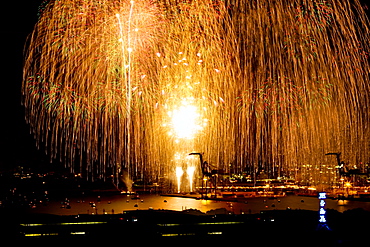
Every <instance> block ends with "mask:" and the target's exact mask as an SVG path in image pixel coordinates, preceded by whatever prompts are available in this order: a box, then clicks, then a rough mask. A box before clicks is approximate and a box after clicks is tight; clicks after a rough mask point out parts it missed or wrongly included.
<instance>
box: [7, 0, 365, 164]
mask: <svg viewBox="0 0 370 247" xmlns="http://www.w3.org/2000/svg"><path fill="white" fill-rule="evenodd" d="M42 2H43V0H16V1H6V2H4V3H3V4H2V11H3V14H2V15H1V23H2V27H1V31H2V32H1V48H2V59H1V60H2V66H1V72H2V73H1V74H2V79H1V84H2V87H1V92H2V97H1V106H2V107H1V111H2V114H1V125H0V126H1V137H0V171H4V170H8V169H10V168H13V167H16V166H23V167H47V168H48V167H50V164H49V158H48V156H47V155H46V154H45V152H44V151H43V149H42V148H41V150H38V149H37V148H36V141H35V140H34V138H33V136H32V135H31V134H30V129H29V126H28V125H27V124H26V121H25V118H24V107H23V106H22V105H21V98H22V95H21V85H22V64H23V48H24V44H25V41H26V38H27V36H28V35H29V34H30V33H31V32H32V29H33V26H34V25H35V23H36V22H37V18H38V17H37V13H38V6H40V4H41V3H42ZM362 2H365V1H362ZM367 12H368V13H369V9H368V8H367ZM4 54H5V56H4Z"/></svg>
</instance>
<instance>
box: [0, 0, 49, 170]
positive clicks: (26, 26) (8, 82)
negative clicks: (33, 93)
mask: <svg viewBox="0 0 370 247" xmlns="http://www.w3.org/2000/svg"><path fill="white" fill-rule="evenodd" d="M42 2H43V0H16V1H6V2H4V3H3V4H2V7H1V8H2V12H3V13H2V15H1V25H2V27H1V29H2V30H1V48H2V49H1V53H2V59H1V60H2V66H1V74H2V78H1V85H2V86H1V93H2V95H1V97H0V98H1V106H2V107H1V111H2V114H1V121H0V122H1V124H0V127H1V136H0V171H2V170H5V169H7V168H9V167H14V166H18V165H21V166H29V165H37V164H38V163H42V162H44V163H47V162H48V159H47V156H46V155H44V152H42V151H38V150H37V148H36V142H35V141H34V139H33V137H32V135H31V134H30V131H29V126H28V125H27V124H26V122H25V120H24V108H23V106H22V105H21V85H22V64H23V48H24V44H25V40H26V38H27V36H28V35H29V34H30V33H31V31H32V29H33V26H34V25H35V23H36V21H37V18H38V17H37V11H38V6H39V5H40V4H41V3H42Z"/></svg>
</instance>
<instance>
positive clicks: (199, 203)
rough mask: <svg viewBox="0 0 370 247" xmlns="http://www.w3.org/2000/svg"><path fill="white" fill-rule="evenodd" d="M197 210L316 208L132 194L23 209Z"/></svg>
mask: <svg viewBox="0 0 370 247" xmlns="http://www.w3.org/2000/svg"><path fill="white" fill-rule="evenodd" d="M326 208H327V209H333V210H336V211H338V212H341V213H342V212H344V211H346V210H350V209H356V208H362V209H364V210H366V211H370V202H362V201H349V200H331V199H328V200H327V205H326ZM147 209H154V210H160V209H164V210H175V211H183V210H190V209H192V210H194V211H195V210H198V211H200V212H202V213H207V212H209V211H213V210H217V212H218V213H233V214H250V213H252V214H255V213H260V212H261V211H264V210H285V209H291V210H299V209H301V210H313V211H317V210H318V209H319V200H318V199H317V198H316V197H306V196H294V195H292V196H285V197H281V198H274V199H269V198H261V197H259V198H248V199H245V200H243V201H239V202H235V201H218V200H203V199H193V198H184V197H176V196H161V195H151V194H143V195H140V197H138V198H137V197H134V196H133V195H124V194H122V195H104V194H102V195H94V196H85V197H82V196H81V197H70V198H65V199H63V200H55V199H54V200H50V201H48V202H42V203H38V204H35V205H34V206H33V207H31V208H29V209H27V211H28V212H29V213H44V214H56V215H77V214H112V213H115V214H117V213H122V212H123V211H128V210H147Z"/></svg>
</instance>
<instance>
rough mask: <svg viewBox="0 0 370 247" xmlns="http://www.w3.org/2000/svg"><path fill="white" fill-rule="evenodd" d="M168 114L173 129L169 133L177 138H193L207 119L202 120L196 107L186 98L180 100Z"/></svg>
mask: <svg viewBox="0 0 370 247" xmlns="http://www.w3.org/2000/svg"><path fill="white" fill-rule="evenodd" d="M168 116H169V117H170V118H171V124H170V125H171V127H172V129H173V131H170V132H169V134H170V135H173V136H175V137H176V138H179V139H193V138H194V135H195V134H197V133H199V132H200V131H201V130H202V129H203V127H204V126H205V125H206V124H207V119H204V120H202V119H201V116H200V114H199V113H198V109H197V107H196V106H194V105H192V104H191V103H189V101H187V100H182V104H181V105H180V106H179V107H178V108H176V109H174V110H173V111H169V112H168Z"/></svg>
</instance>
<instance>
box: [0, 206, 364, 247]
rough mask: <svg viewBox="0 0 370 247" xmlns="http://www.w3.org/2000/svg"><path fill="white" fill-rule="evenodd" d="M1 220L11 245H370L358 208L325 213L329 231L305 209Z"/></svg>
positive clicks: (5, 215) (4, 216)
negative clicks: (251, 212)
mask: <svg viewBox="0 0 370 247" xmlns="http://www.w3.org/2000/svg"><path fill="white" fill-rule="evenodd" d="M0 216H1V223H0V229H1V230H0V231H1V232H0V236H1V239H2V241H3V243H4V242H5V241H7V240H10V241H11V243H12V244H18V243H27V244H41V246H44V244H45V245H46V244H55V243H57V244H58V246H60V244H84V245H85V244H92V245H93V246H96V245H97V244H98V243H99V244H100V243H102V244H108V245H112V244H122V245H126V244H136V245H138V246H151V245H153V244H166V245H167V244H168V243H172V244H174V243H178V244H181V245H183V244H186V243H192V244H194V245H195V246H198V245H200V244H202V245H203V244H204V243H206V244H216V246H220V245H221V244H228V245H231V244H232V245H235V244H243V245H244V246H246V245H256V246H266V245H270V244H278V245H279V246H280V245H284V246H354V245H356V244H366V243H369V242H370V238H369V228H368V222H369V220H370V212H368V211H364V210H361V209H358V210H357V209H356V210H348V211H346V212H344V213H338V212H337V211H334V210H328V213H327V220H328V226H329V227H330V230H327V229H325V228H324V229H320V227H318V213H317V211H308V210H271V211H264V212H261V213H260V214H240V215H234V214H217V215H216V214H214V215H212V214H211V215H210V214H207V215H206V214H202V213H200V212H199V211H195V210H188V211H182V212H179V211H169V210H134V211H127V212H124V213H122V214H105V215H103V214H102V215H71V216H57V215H45V214H19V213H17V214H15V213H14V212H9V211H5V210H4V211H1V214H0ZM117 241H118V242H117Z"/></svg>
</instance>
